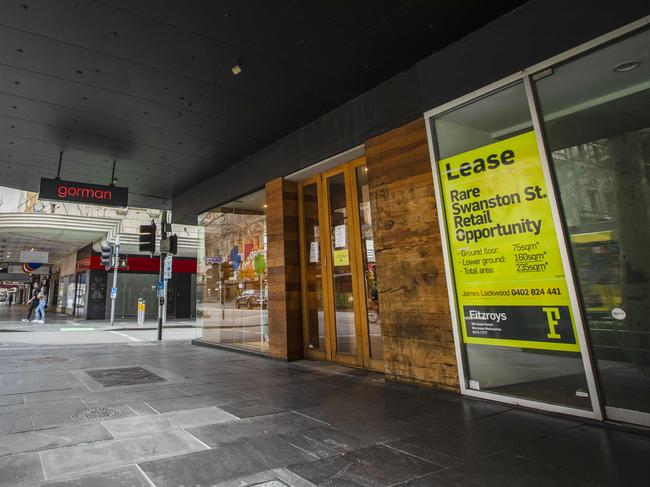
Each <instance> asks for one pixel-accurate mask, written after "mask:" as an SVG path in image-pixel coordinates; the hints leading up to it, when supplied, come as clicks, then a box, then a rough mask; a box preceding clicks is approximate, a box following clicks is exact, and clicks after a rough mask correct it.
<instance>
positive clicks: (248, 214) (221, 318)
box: [197, 191, 269, 352]
mask: <svg viewBox="0 0 650 487" xmlns="http://www.w3.org/2000/svg"><path fill="white" fill-rule="evenodd" d="M265 207H266V204H265V193H264V191H258V192H256V193H253V194H250V195H248V196H246V197H243V198H240V199H238V200H236V201H233V202H231V203H228V204H226V205H224V206H222V207H220V208H215V209H214V210H211V211H208V212H206V213H203V214H202V215H200V216H199V225H200V226H202V227H203V240H204V248H203V253H204V255H203V256H202V259H201V260H202V262H201V263H200V268H199V273H198V278H197V279H198V283H197V318H198V319H199V320H201V322H202V324H203V329H202V337H201V339H202V340H204V341H206V342H212V343H217V344H223V345H228V346H232V347H238V348H245V349H250V350H255V351H259V352H268V344H269V336H268V307H267V305H268V289H267V273H266V262H267V240H266V215H265Z"/></svg>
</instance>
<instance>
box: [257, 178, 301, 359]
mask: <svg viewBox="0 0 650 487" xmlns="http://www.w3.org/2000/svg"><path fill="white" fill-rule="evenodd" d="M266 206H267V212H266V234H267V246H268V261H267V266H268V286H269V290H268V310H269V354H270V355H271V356H273V357H276V358H281V359H285V360H295V359H298V358H301V357H302V315H301V295H300V250H299V245H300V242H299V239H298V193H297V186H296V183H293V182H290V181H286V180H284V179H282V178H278V179H274V180H273V181H269V182H268V183H267V184H266Z"/></svg>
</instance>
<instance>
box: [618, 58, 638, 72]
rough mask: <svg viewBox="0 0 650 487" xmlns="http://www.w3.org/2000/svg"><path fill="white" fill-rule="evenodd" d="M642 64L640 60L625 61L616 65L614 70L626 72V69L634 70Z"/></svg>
mask: <svg viewBox="0 0 650 487" xmlns="http://www.w3.org/2000/svg"><path fill="white" fill-rule="evenodd" d="M640 64H641V62H640V61H625V62H624V63H621V64H617V65H616V66H614V67H613V68H612V71H614V72H616V73H625V72H626V71H632V70H633V69H636V68H638V67H639V65H640Z"/></svg>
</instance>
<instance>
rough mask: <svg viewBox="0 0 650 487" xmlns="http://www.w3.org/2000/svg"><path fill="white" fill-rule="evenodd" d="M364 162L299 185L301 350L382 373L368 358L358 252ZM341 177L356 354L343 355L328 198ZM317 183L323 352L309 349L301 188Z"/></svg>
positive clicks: (378, 364) (362, 273)
mask: <svg viewBox="0 0 650 487" xmlns="http://www.w3.org/2000/svg"><path fill="white" fill-rule="evenodd" d="M365 163H366V159H365V157H359V158H356V159H353V160H351V161H349V162H346V163H344V164H342V165H340V166H337V167H335V168H332V169H329V170H327V171H325V172H322V173H319V174H316V175H314V176H311V177H309V178H307V179H304V180H303V181H300V182H299V183H298V218H299V232H300V274H301V280H302V304H303V306H302V317H303V338H304V340H303V341H304V343H303V348H304V354H305V356H306V357H308V358H312V359H316V360H330V361H333V362H337V363H340V364H344V365H350V366H355V367H364V368H367V369H372V370H376V371H380V372H383V371H384V362H383V360H381V359H377V358H372V357H371V356H370V338H369V328H368V311H367V296H366V283H365V270H364V268H363V257H362V255H361V252H363V248H362V245H361V226H360V221H359V199H358V196H359V195H358V191H357V178H356V170H357V167H360V166H363V165H364V164H365ZM338 174H343V177H344V181H345V207H346V209H347V227H348V247H349V253H350V272H351V274H352V295H353V314H354V333H355V347H356V353H354V354H349V353H342V352H338V351H337V349H336V348H337V340H336V316H335V312H336V310H335V306H334V276H333V266H332V264H333V255H332V245H331V238H332V236H331V232H332V227H331V222H330V198H329V189H328V184H327V182H328V179H329V178H330V177H332V176H336V175H338ZM314 183H315V184H316V188H317V195H318V221H319V226H320V255H319V259H320V264H321V280H322V282H321V286H322V292H323V296H322V302H323V313H324V320H325V350H315V349H312V348H309V343H308V342H309V330H308V318H309V316H308V313H309V309H308V294H307V292H308V287H307V284H308V283H307V271H306V264H307V262H306V260H307V255H306V253H307V250H306V248H305V242H306V239H305V228H304V216H305V215H304V208H303V195H304V192H303V189H304V188H305V187H306V186H309V185H311V184H314Z"/></svg>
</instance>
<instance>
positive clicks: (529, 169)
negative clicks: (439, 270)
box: [438, 131, 580, 352]
mask: <svg viewBox="0 0 650 487" xmlns="http://www.w3.org/2000/svg"><path fill="white" fill-rule="evenodd" d="M438 168H439V174H440V180H441V188H442V193H443V199H444V206H445V220H446V225H447V234H448V239H449V250H450V256H449V258H450V261H451V265H452V266H453V275H454V281H455V286H456V300H457V305H458V311H459V319H460V320H461V329H462V335H463V341H464V342H465V343H470V344H477V345H496V346H506V347H518V348H533V349H542V350H559V351H570V352H579V351H580V348H579V345H578V342H577V339H576V331H575V324H574V319H573V315H572V311H571V305H570V300H569V292H568V286H567V282H566V277H565V272H564V266H563V264H562V258H561V254H560V248H559V246H558V241H557V235H556V229H555V225H554V222H553V214H552V211H551V205H550V203H549V199H548V193H547V191H546V182H545V180H544V173H543V170H542V162H541V160H540V157H539V151H538V148H537V140H536V138H535V134H534V132H532V131H531V132H527V133H524V134H521V135H517V136H515V137H511V138H509V139H505V140H502V141H499V142H496V143H494V144H490V145H486V146H483V147H480V148H478V149H474V150H471V151H469V152H465V153H462V154H458V155H455V156H453V157H449V158H447V159H442V160H440V161H439V162H438Z"/></svg>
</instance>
